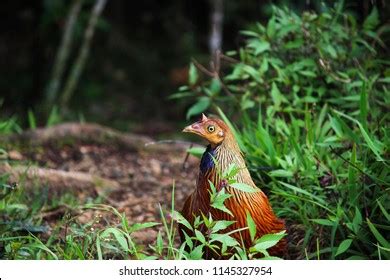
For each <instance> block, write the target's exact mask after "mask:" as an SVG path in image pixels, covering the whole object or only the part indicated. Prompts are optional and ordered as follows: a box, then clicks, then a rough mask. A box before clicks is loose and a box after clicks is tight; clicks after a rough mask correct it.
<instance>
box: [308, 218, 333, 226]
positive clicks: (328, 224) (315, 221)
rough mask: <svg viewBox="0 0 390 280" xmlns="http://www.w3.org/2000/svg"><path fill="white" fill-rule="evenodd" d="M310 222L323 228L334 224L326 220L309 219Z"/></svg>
mask: <svg viewBox="0 0 390 280" xmlns="http://www.w3.org/2000/svg"><path fill="white" fill-rule="evenodd" d="M310 221H312V222H314V223H316V224H319V225H323V226H331V227H332V226H334V224H335V223H334V222H333V221H329V220H327V219H311V220H310Z"/></svg>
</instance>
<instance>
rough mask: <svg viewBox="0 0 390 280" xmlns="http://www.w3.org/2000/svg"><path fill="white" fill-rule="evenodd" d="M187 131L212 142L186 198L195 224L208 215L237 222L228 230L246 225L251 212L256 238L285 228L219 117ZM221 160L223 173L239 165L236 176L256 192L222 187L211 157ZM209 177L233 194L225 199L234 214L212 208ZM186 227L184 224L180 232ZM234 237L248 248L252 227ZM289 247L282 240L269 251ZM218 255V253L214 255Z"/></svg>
mask: <svg viewBox="0 0 390 280" xmlns="http://www.w3.org/2000/svg"><path fill="white" fill-rule="evenodd" d="M183 131H184V132H190V133H195V134H197V135H199V136H201V137H202V138H204V139H206V140H207V141H208V142H209V143H210V145H209V146H208V148H207V150H206V151H205V153H204V154H203V157H202V160H201V163H200V171H199V177H198V180H197V183H196V189H195V191H194V192H193V193H192V194H191V195H190V196H189V197H188V198H187V200H186V202H185V204H184V207H183V210H182V215H183V216H184V217H185V218H186V219H187V220H188V221H189V222H190V223H192V224H193V222H194V217H195V216H199V215H201V213H203V214H204V215H209V214H211V216H212V217H213V219H214V220H231V221H235V223H233V224H232V225H231V226H230V227H229V228H228V229H227V231H232V230H234V229H239V228H244V227H247V221H246V216H247V212H249V213H250V214H251V216H252V218H253V220H254V222H255V224H256V230H257V237H260V236H262V235H264V234H268V233H277V232H280V231H282V230H285V225H284V222H283V220H280V219H278V218H277V217H276V216H275V214H274V212H273V210H272V208H271V205H270V203H269V201H268V199H267V196H266V195H265V194H264V193H263V192H262V191H261V190H260V189H259V188H257V187H256V185H255V184H254V182H253V180H252V178H251V176H250V174H249V171H248V169H247V167H246V165H245V161H244V158H243V156H242V154H241V151H240V148H239V146H238V144H237V141H236V140H235V138H234V135H233V134H232V132H231V131H230V129H229V127H228V126H227V125H226V124H225V123H224V122H223V121H221V120H219V119H211V118H207V117H206V116H205V115H202V120H200V121H198V122H196V123H194V124H192V125H190V126H187V127H186V128H185V129H184V130H183ZM213 157H214V158H215V159H216V162H218V168H220V171H221V172H222V173H223V172H224V171H225V170H226V169H227V168H228V167H229V166H230V165H231V164H232V163H234V164H235V165H236V166H238V168H239V171H238V173H237V175H236V176H235V180H236V181H237V182H238V183H245V184H246V185H249V186H252V187H253V188H256V190H257V191H256V192H242V191H239V190H237V189H235V188H232V187H229V186H223V185H224V182H223V180H222V179H220V178H219V176H218V172H217V171H216V168H215V163H214V160H213V159H212V158H213ZM209 180H210V181H211V182H212V183H213V184H214V185H215V186H217V188H221V186H222V187H225V191H226V192H227V193H230V194H231V195H232V196H231V197H230V198H228V199H227V200H226V201H225V206H226V207H227V208H228V209H229V210H230V211H231V212H232V214H233V216H234V217H232V216H230V215H229V214H227V213H225V212H223V211H220V210H218V209H215V208H212V207H211V206H210V193H209V190H210V184H209ZM182 230H185V228H183V227H181V228H180V232H181V231H182ZM232 236H233V237H234V238H236V239H237V241H238V242H240V243H241V238H242V240H243V242H244V244H243V245H244V246H245V248H249V247H251V246H253V244H252V241H251V239H250V234H249V230H245V231H241V232H236V233H233V234H232ZM285 250H286V240H285V239H282V240H281V241H279V243H278V244H277V245H276V246H274V247H272V248H271V249H270V250H269V253H270V255H273V256H282V255H283V254H284V253H285ZM213 257H215V256H213Z"/></svg>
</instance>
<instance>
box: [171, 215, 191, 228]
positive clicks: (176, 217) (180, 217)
mask: <svg viewBox="0 0 390 280" xmlns="http://www.w3.org/2000/svg"><path fill="white" fill-rule="evenodd" d="M172 218H173V219H174V220H175V221H176V222H178V223H179V224H182V225H183V226H185V227H186V228H188V229H190V230H192V226H191V224H190V223H189V222H188V221H187V219H186V218H184V217H183V215H182V214H181V213H180V212H178V211H174V212H173V217H172Z"/></svg>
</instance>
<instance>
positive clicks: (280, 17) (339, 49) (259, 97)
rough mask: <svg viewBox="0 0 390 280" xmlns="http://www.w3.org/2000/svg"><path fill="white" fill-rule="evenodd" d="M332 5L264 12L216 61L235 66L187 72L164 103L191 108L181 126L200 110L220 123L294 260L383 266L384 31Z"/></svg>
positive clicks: (386, 245)
mask: <svg viewBox="0 0 390 280" xmlns="http://www.w3.org/2000/svg"><path fill="white" fill-rule="evenodd" d="M342 3H343V2H342V1H340V2H338V4H336V5H335V7H334V8H329V9H328V10H327V11H325V12H323V13H322V14H315V13H312V12H304V13H303V14H302V15H301V16H299V15H297V14H295V13H294V12H292V11H290V10H288V9H279V8H274V14H273V16H272V18H271V19H270V20H269V21H268V23H267V24H265V25H262V24H256V25H254V26H253V27H252V28H251V29H250V30H246V31H243V32H242V34H243V36H245V37H246V38H247V41H246V44H245V45H244V46H243V47H242V48H241V49H240V50H239V51H233V52H228V53H227V54H226V56H222V57H221V58H220V59H221V63H223V62H225V61H228V62H231V61H235V62H234V63H233V64H232V65H230V66H227V67H224V68H223V71H224V72H225V75H224V76H220V75H215V74H214V75H212V77H210V76H209V73H208V72H207V71H204V69H203V68H202V67H199V65H198V67H196V63H195V64H192V65H191V67H190V70H191V71H190V79H189V85H188V86H184V87H182V88H181V89H180V90H181V91H180V92H179V93H177V94H175V95H174V96H173V97H174V98H187V99H188V98H192V99H193V100H195V101H194V104H193V105H192V106H191V107H190V109H189V110H188V117H190V116H192V115H196V114H198V113H200V112H204V111H205V110H207V109H210V110H214V111H215V112H216V113H217V114H218V115H219V116H220V117H221V118H222V119H223V120H224V121H225V122H227V123H228V124H229V126H230V127H231V129H232V130H233V131H234V134H235V137H236V139H237V141H238V142H239V144H240V147H241V149H242V150H243V152H244V154H245V158H246V160H247V162H248V165H249V168H250V171H251V173H252V176H253V177H254V178H256V181H257V182H258V185H259V186H260V187H261V188H262V189H263V190H265V191H266V192H267V193H268V194H269V197H270V199H271V200H272V205H273V207H274V208H275V210H276V212H277V214H278V215H279V216H280V217H283V218H284V219H286V221H287V223H288V224H289V225H290V228H289V230H288V232H289V235H290V238H291V239H290V248H291V249H292V250H293V251H295V254H293V255H292V257H293V258H308V259H390V241H389V240H390V214H389V213H390V196H389V194H390V168H389V165H390V161H389V152H390V151H389V147H390V130H389V123H390V114H389V109H390V107H389V104H390V92H389V82H390V69H389V65H390V61H389V60H387V59H386V56H382V55H381V53H383V52H384V49H385V48H386V47H385V46H384V43H383V41H382V40H381V37H380V36H385V35H386V34H388V33H387V32H388V31H389V28H388V25H384V26H380V24H379V18H378V11H377V10H376V8H374V9H373V10H372V12H371V13H370V15H369V16H368V17H367V18H366V20H365V21H364V22H363V23H358V22H356V21H355V19H354V17H353V16H352V15H350V14H348V11H346V10H344V8H343V5H342ZM229 56H230V58H229ZM226 57H228V59H226ZM225 114H226V115H229V116H231V117H230V119H232V120H234V125H233V124H232V122H231V121H229V119H228V118H227V117H226V115H225Z"/></svg>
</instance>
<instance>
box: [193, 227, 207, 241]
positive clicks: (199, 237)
mask: <svg viewBox="0 0 390 280" xmlns="http://www.w3.org/2000/svg"><path fill="white" fill-rule="evenodd" d="M195 237H196V239H197V240H198V241H200V242H201V243H202V244H204V243H206V238H205V237H204V235H203V233H201V232H200V231H199V230H197V229H196V230H195Z"/></svg>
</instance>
